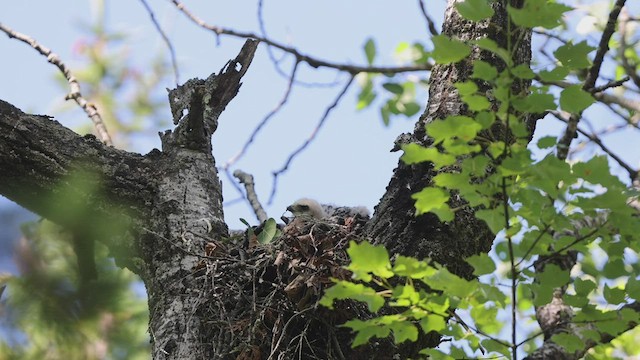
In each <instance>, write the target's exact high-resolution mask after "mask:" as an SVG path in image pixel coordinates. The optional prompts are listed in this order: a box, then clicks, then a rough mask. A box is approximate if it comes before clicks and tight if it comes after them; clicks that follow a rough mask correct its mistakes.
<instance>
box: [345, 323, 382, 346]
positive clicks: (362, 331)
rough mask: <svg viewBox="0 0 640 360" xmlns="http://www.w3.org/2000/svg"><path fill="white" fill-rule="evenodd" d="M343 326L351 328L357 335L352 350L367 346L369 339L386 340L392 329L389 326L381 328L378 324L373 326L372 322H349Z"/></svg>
mask: <svg viewBox="0 0 640 360" xmlns="http://www.w3.org/2000/svg"><path fill="white" fill-rule="evenodd" d="M342 326H344V327H348V328H351V329H352V330H353V331H355V332H356V333H357V334H356V337H355V339H353V344H351V347H352V348H355V347H357V346H360V345H363V344H366V343H368V342H369V339H371V338H374V337H377V338H386V337H387V336H389V333H390V332H391V328H389V327H388V326H379V325H377V324H372V321H371V320H369V321H362V320H358V319H354V320H349V321H347V322H346V323H345V324H344V325H342Z"/></svg>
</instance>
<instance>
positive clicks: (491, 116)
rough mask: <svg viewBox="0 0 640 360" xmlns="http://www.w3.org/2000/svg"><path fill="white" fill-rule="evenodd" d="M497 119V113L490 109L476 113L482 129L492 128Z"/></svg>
mask: <svg viewBox="0 0 640 360" xmlns="http://www.w3.org/2000/svg"><path fill="white" fill-rule="evenodd" d="M495 121H496V114H495V113H493V112H490V111H481V112H479V113H477V114H476V122H477V123H478V124H480V126H481V128H482V129H488V128H490V127H491V126H492V125H493V123H494V122H495Z"/></svg>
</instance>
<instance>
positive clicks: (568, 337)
mask: <svg viewBox="0 0 640 360" xmlns="http://www.w3.org/2000/svg"><path fill="white" fill-rule="evenodd" d="M551 340H552V341H553V342H554V343H556V344H558V345H560V346H562V347H563V348H564V349H565V350H566V351H567V353H570V354H571V353H574V352H576V351H578V350H582V349H584V342H583V341H582V340H581V339H580V338H579V337H578V336H576V335H573V334H567V333H560V334H555V335H553V336H552V337H551Z"/></svg>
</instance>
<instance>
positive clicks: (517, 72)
mask: <svg viewBox="0 0 640 360" xmlns="http://www.w3.org/2000/svg"><path fill="white" fill-rule="evenodd" d="M511 73H512V74H513V75H514V76H516V77H519V78H520V79H526V80H531V79H533V78H534V77H536V74H534V73H533V71H531V68H530V67H529V65H528V64H520V65H518V66H516V67H514V68H512V69H511Z"/></svg>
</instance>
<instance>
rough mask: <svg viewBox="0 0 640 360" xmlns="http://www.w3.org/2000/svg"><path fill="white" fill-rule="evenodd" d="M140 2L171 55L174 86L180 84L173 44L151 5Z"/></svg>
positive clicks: (144, 1)
mask: <svg viewBox="0 0 640 360" xmlns="http://www.w3.org/2000/svg"><path fill="white" fill-rule="evenodd" d="M140 2H141V3H142V5H143V6H144V8H145V9H146V10H147V13H148V14H149V17H150V18H151V22H152V23H153V26H155V28H156V30H157V31H158V33H159V34H160V36H161V37H162V40H163V41H164V43H165V44H166V45H167V47H168V48H169V54H170V56H171V66H172V67H173V75H174V80H175V83H176V86H178V85H180V73H179V71H178V62H177V61H176V51H175V49H174V48H173V44H171V40H169V37H168V36H167V34H166V33H165V32H164V30H162V27H161V26H160V23H158V20H156V15H155V13H154V12H153V9H151V6H149V4H148V3H147V0H140Z"/></svg>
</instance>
